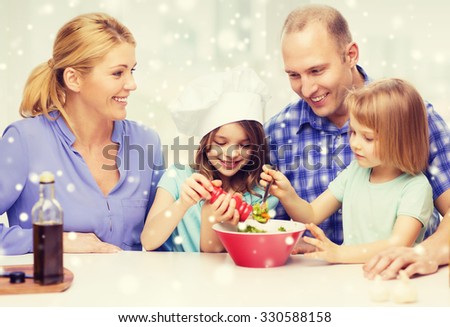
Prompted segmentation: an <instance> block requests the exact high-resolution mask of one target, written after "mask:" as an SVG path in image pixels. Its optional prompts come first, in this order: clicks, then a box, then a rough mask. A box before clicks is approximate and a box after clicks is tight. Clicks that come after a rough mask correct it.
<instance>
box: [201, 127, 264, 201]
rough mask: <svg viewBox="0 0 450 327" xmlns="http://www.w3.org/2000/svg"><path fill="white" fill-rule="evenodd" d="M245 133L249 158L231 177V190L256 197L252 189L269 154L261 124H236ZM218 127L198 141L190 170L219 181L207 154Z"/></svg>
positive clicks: (217, 173) (218, 176)
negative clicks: (197, 147) (248, 146)
mask: <svg viewBox="0 0 450 327" xmlns="http://www.w3.org/2000/svg"><path fill="white" fill-rule="evenodd" d="M237 123H238V124H239V125H240V126H241V127H242V128H243V129H244V130H245V131H246V132H247V137H248V142H249V145H250V158H249V162H248V163H247V165H245V166H244V167H242V168H241V170H240V171H239V172H238V173H237V174H235V175H234V176H232V178H231V185H232V187H233V190H234V191H236V192H239V193H245V192H249V193H251V194H254V195H256V193H255V192H254V190H253V188H254V187H255V186H256V185H259V183H258V181H259V178H260V177H259V176H260V174H261V172H262V167H263V165H265V164H266V163H269V156H268V155H269V152H268V145H267V140H266V138H265V133H264V128H263V126H262V125H261V123H259V122H257V121H254V120H241V121H238V122H237ZM219 129H220V127H217V128H216V129H214V130H213V131H211V132H209V133H208V134H206V135H205V136H203V138H202V139H201V140H200V145H199V149H198V151H197V153H196V156H195V163H194V164H193V165H192V168H193V169H195V170H196V171H198V172H199V173H200V174H202V175H204V176H206V177H207V178H208V179H210V180H213V179H221V177H220V175H219V172H218V171H217V170H216V169H215V168H214V166H212V165H211V163H210V162H209V160H208V156H207V153H208V151H210V150H211V148H212V142H213V139H214V137H215V135H216V133H217V132H218V130H219Z"/></svg>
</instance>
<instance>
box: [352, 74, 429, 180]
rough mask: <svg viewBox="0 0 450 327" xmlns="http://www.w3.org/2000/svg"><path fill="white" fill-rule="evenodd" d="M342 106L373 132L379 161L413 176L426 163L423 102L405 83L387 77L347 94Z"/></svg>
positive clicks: (426, 133) (425, 128) (410, 86)
mask: <svg viewBox="0 0 450 327" xmlns="http://www.w3.org/2000/svg"><path fill="white" fill-rule="evenodd" d="M344 106H345V107H346V108H347V109H348V110H349V112H350V114H351V115H352V116H353V117H354V118H355V119H356V120H357V121H358V123H360V124H362V125H364V126H366V127H368V128H370V129H372V130H374V131H375V133H376V142H377V143H376V151H377V155H378V156H379V158H380V160H381V161H383V162H384V163H388V164H391V165H393V166H395V167H397V168H398V169H400V170H401V171H403V172H405V173H408V174H412V175H415V174H417V173H419V172H421V171H423V170H425V169H426V168H427V166H428V151H429V139H428V119H427V112H426V107H425V104H424V101H423V100H422V97H421V96H420V94H419V93H418V92H417V90H416V89H415V88H414V87H413V86H412V85H411V84H409V83H408V82H406V81H404V80H401V79H396V78H391V79H384V80H380V81H377V82H373V83H371V84H369V85H367V86H364V87H362V88H360V89H356V90H352V91H350V92H349V94H348V95H347V97H346V99H345V101H344Z"/></svg>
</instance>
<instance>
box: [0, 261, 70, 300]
mask: <svg viewBox="0 0 450 327" xmlns="http://www.w3.org/2000/svg"><path fill="white" fill-rule="evenodd" d="M0 271H3V272H4V273H9V272H13V271H23V272H24V273H25V274H26V275H29V276H32V275H33V265H17V266H1V267H0ZM72 281H73V273H72V272H71V271H70V270H69V269H66V268H64V280H63V281H62V282H61V283H59V284H53V285H39V284H38V283H35V282H34V280H33V278H25V283H20V284H11V283H10V282H9V277H0V295H2V294H32V293H56V292H64V291H65V290H67V289H68V288H69V287H70V285H71V284H72Z"/></svg>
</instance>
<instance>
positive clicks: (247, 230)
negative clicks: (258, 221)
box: [238, 225, 266, 233]
mask: <svg viewBox="0 0 450 327" xmlns="http://www.w3.org/2000/svg"><path fill="white" fill-rule="evenodd" d="M238 232H240V233H266V231H265V230H262V229H259V228H256V227H255V226H250V225H247V226H245V228H244V229H240V228H239V227H238Z"/></svg>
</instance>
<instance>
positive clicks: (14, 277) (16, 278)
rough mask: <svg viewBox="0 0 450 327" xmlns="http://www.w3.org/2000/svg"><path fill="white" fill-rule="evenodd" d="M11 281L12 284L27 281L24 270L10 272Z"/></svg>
mask: <svg viewBox="0 0 450 327" xmlns="http://www.w3.org/2000/svg"><path fill="white" fill-rule="evenodd" d="M9 282H10V283H11V284H22V283H25V273H24V272H23V271H13V272H12V273H10V274H9Z"/></svg>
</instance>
